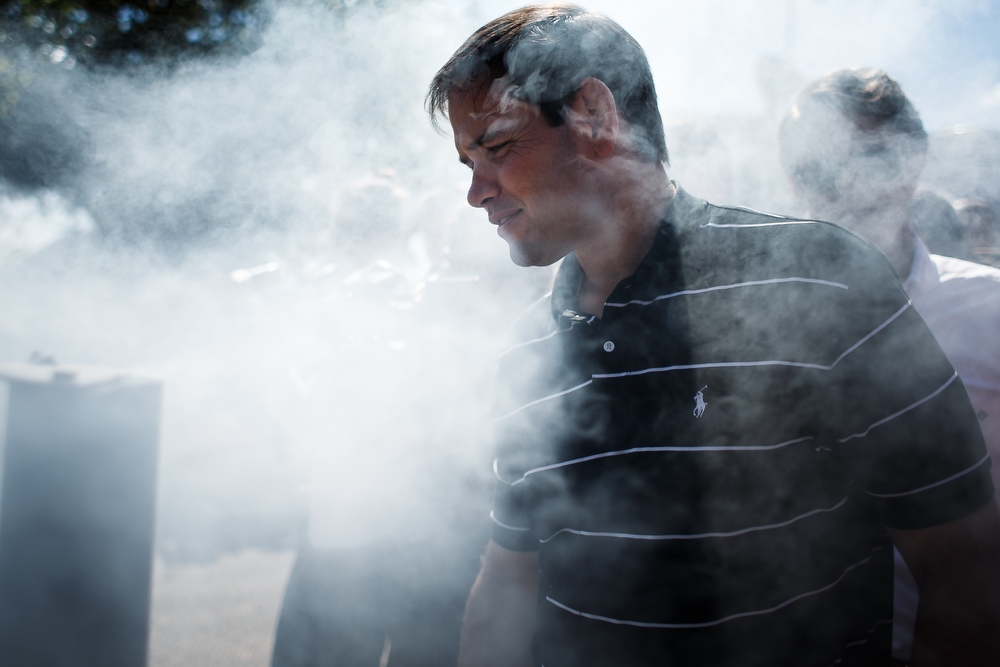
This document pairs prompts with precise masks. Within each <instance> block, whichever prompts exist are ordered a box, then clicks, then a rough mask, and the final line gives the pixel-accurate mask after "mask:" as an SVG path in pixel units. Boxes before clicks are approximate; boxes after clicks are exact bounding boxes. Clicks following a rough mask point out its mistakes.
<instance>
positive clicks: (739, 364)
mask: <svg viewBox="0 0 1000 667" xmlns="http://www.w3.org/2000/svg"><path fill="white" fill-rule="evenodd" d="M909 307H910V303H909V302H907V303H906V304H905V305H904V306H903V307H902V308H900V309H899V310H897V311H896V312H895V313H893V315H892V316H890V317H889V319H887V320H886V321H885V322H883V323H882V324H880V325H878V326H877V327H875V328H874V329H873V330H872V331H870V332H869V333H867V334H865V336H864V337H863V338H862V339H861V340H859V341H858V342H857V343H855V344H854V345H852V346H850V347H849V348H847V350H845V351H844V352H843V353H841V355H840V356H839V357H837V358H836V359H834V361H833V363H832V364H830V365H825V364H810V363H806V362H800V361H784V360H780V359H769V360H765V361H721V362H716V363H708V364H681V365H677V366H661V367H658V368H644V369H642V370H638V371H624V372H622V373H594V375H593V377H594V379H595V380H605V379H609V378H620V377H631V376H635V375H645V374H646V373H666V372H668V371H686V370H694V369H698V368H746V367H753V366H791V367H794V368H811V369H814V370H818V371H829V370H833V368H834V367H835V366H836V365H837V364H839V363H840V362H841V361H843V360H844V358H845V357H846V356H847V355H849V354H850V353H851V352H854V351H855V350H856V349H858V348H859V347H860V346H861V345H863V344H864V343H865V342H867V341H868V340H869V339H870V338H871V337H872V336H874V335H875V334H877V333H878V332H879V331H881V330H882V329H884V328H885V327H887V326H889V324H890V323H891V322H892V321H893V320H895V319H896V318H897V317H899V316H900V315H902V314H903V311H905V310H906V309H907V308H909Z"/></svg>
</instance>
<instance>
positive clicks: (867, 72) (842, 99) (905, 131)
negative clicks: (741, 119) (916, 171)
mask: <svg viewBox="0 0 1000 667" xmlns="http://www.w3.org/2000/svg"><path fill="white" fill-rule="evenodd" d="M822 107H826V108H828V109H833V110H835V111H838V112H840V114H841V115H842V116H843V117H844V118H846V119H847V120H848V121H849V122H850V123H851V124H853V125H854V127H855V128H857V129H858V130H859V131H861V132H863V133H864V134H866V135H868V136H870V137H872V138H873V139H876V141H874V142H872V143H871V144H870V145H868V146H867V147H866V149H865V150H866V155H867V156H869V157H879V158H880V159H881V160H882V161H883V162H884V163H885V165H884V166H885V168H886V169H885V171H886V174H889V173H898V171H899V169H900V168H901V165H900V163H899V159H900V157H912V156H917V155H923V154H924V153H926V152H927V132H926V131H925V130H924V125H923V123H922V122H920V115H919V114H918V113H917V110H916V108H914V106H913V104H912V103H911V102H910V100H909V99H908V98H907V97H906V94H905V93H903V89H902V88H900V86H899V84H898V83H896V81H895V80H894V79H893V78H892V77H890V76H889V75H888V74H886V73H885V72H884V71H882V70H880V69H875V68H871V67H852V68H844V69H838V70H833V71H832V72H827V73H826V74H824V75H822V76H821V77H819V78H818V79H816V80H815V81H813V82H811V83H810V84H809V85H807V86H806V87H805V89H803V90H802V92H800V93H799V95H798V98H797V99H796V102H795V106H794V107H793V108H792V110H791V112H790V113H789V114H788V115H786V116H785V119H784V120H783V121H782V123H781V128H780V130H779V135H778V141H779V145H780V149H781V151H780V153H781V161H782V164H783V165H784V167H785V169H786V171H788V172H789V174H790V175H791V176H792V178H793V179H795V180H796V182H798V183H799V184H800V185H802V186H804V187H806V188H808V189H811V190H813V191H816V192H826V191H828V190H830V189H831V188H833V187H834V186H833V183H834V180H835V178H836V171H837V170H838V169H840V168H841V167H842V165H833V164H828V163H827V162H826V161H825V160H823V159H821V158H820V156H815V155H809V154H808V152H807V153H806V154H804V155H803V154H801V150H802V147H801V146H799V145H798V143H800V142H801V131H800V129H801V128H800V126H801V125H808V124H809V122H810V120H811V116H812V114H813V113H815V110H816V109H817V108H822ZM796 149H798V152H797V150H796ZM896 151H898V153H896Z"/></svg>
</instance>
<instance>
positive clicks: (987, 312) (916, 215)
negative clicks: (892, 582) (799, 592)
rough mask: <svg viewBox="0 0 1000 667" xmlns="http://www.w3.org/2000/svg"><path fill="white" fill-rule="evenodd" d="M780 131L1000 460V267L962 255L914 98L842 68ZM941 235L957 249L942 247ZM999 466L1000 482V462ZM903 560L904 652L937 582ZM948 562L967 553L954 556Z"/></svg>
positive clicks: (899, 564) (881, 78)
mask: <svg viewBox="0 0 1000 667" xmlns="http://www.w3.org/2000/svg"><path fill="white" fill-rule="evenodd" d="M779 142H780V149H781V159H782V164H783V166H784V168H785V170H786V173H787V175H788V177H789V180H790V182H791V185H792V189H793V190H794V193H795V195H796V196H797V197H798V198H799V199H800V200H801V201H802V202H803V203H804V204H805V206H806V207H807V209H808V211H809V215H810V216H812V217H814V218H816V219H820V220H828V221H831V222H836V223H839V224H841V225H843V226H844V227H846V228H848V229H850V230H851V231H853V232H855V233H857V234H860V235H862V236H864V237H865V238H867V239H869V240H871V241H873V242H874V243H875V244H876V245H877V246H878V247H879V249H880V250H882V252H883V253H885V255H886V257H888V259H889V261H890V262H891V263H892V265H893V267H894V268H895V270H896V273H897V275H898V276H899V277H900V279H901V280H902V286H903V288H904V289H905V290H906V293H907V294H908V295H909V297H910V300H911V301H912V303H913V306H914V307H915V308H916V310H917V312H918V313H920V315H921V316H922V317H923V318H924V320H925V321H926V322H927V325H928V327H929V328H930V330H931V332H932V333H933V334H934V336H935V338H936V339H937V340H938V342H939V343H940V345H941V347H942V348H943V350H944V353H945V354H946V355H947V357H948V359H949V361H951V363H952V365H953V366H954V368H955V370H956V371H957V372H958V375H959V377H961V379H962V382H963V383H964V385H965V388H966V390H967V391H968V394H969V398H970V399H971V402H972V405H973V407H974V409H975V411H976V416H977V417H978V419H979V423H980V426H981V428H982V431H983V435H984V437H985V440H986V447H987V450H988V451H989V452H990V455H991V457H992V459H993V461H994V462H997V461H1000V344H998V338H997V334H998V332H1000V271H998V270H996V269H993V268H990V267H987V266H983V265H980V264H975V263H972V262H969V261H964V260H963V259H958V258H957V257H966V256H969V253H968V251H967V249H966V247H965V243H964V241H963V234H962V228H961V223H960V221H959V219H958V217H957V216H956V214H955V212H954V210H953V209H952V207H951V205H950V204H949V202H948V201H947V199H944V198H942V197H941V196H940V195H938V194H936V193H935V192H933V191H932V190H929V189H918V188H917V182H918V179H919V178H920V173H921V169H922V167H923V164H924V157H925V154H926V150H927V134H926V132H925V131H924V128H923V124H922V123H921V121H920V117H919V115H918V113H917V110H916V109H915V108H914V106H913V104H912V103H911V102H910V101H909V99H907V97H906V95H905V94H904V93H903V91H902V89H901V88H900V86H899V84H898V83H896V81H894V80H893V79H892V78H890V77H889V76H888V75H887V74H886V73H885V72H883V71H881V70H878V69H870V68H862V67H859V68H852V69H840V70H836V71H833V72H829V73H827V74H825V75H823V76H821V77H819V78H818V79H816V80H815V81H813V82H811V83H810V84H808V85H807V86H806V87H805V88H804V90H803V91H802V92H801V93H800V94H799V96H798V98H797V100H796V102H795V104H794V106H793V107H792V108H791V109H790V111H789V112H788V114H787V115H786V116H785V119H784V121H783V123H782V125H781V129H780V134H779ZM924 234H927V235H928V236H927V237H924V236H923V235H924ZM931 242H933V243H934V244H935V246H936V247H937V249H938V251H939V252H944V253H948V254H951V255H952V256H945V255H943V254H932V253H931V252H930V251H929V250H928V245H930V244H931ZM935 246H932V247H935ZM939 445H940V446H941V447H943V448H946V447H950V446H952V443H950V442H941V443H939ZM991 473H992V477H993V480H994V484H998V483H1000V464H997V463H994V464H993V466H992V468H991ZM904 556H905V554H904ZM895 559H896V572H897V576H896V591H895V613H894V636H893V655H894V657H895V658H896V659H897V660H900V661H906V660H909V659H910V656H911V650H912V647H913V643H914V639H913V636H914V635H913V633H914V623H916V624H917V627H918V632H919V628H920V627H921V626H920V624H921V623H922V622H924V623H925V622H926V621H922V618H923V613H924V609H925V601H924V594H925V592H926V589H925V586H926V583H927V582H926V579H924V578H923V576H924V573H923V572H921V571H920V570H919V569H917V568H914V567H912V565H913V563H910V562H909V561H908V560H905V559H904V558H903V557H902V556H901V555H900V552H899V551H898V550H897V551H896V552H895ZM907 565H911V567H910V568H907ZM949 567H956V568H961V567H963V564H962V563H961V561H960V560H955V561H952V562H951V563H950V564H949ZM910 570H913V574H916V575H918V576H917V580H916V581H914V577H913V574H911V572H910ZM918 590H919V591H920V604H919V606H918V604H917V597H918V596H917V591H918ZM998 630H1000V628H994V630H993V632H994V633H997V632H998ZM959 662H961V661H955V662H954V664H958V663H959ZM913 664H918V660H917V659H916V656H914V663H913ZM919 664H923V663H919Z"/></svg>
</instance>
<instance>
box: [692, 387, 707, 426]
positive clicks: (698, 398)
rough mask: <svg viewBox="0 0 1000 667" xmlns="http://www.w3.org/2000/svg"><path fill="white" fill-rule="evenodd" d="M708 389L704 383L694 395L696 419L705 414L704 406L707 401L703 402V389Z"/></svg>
mask: <svg viewBox="0 0 1000 667" xmlns="http://www.w3.org/2000/svg"><path fill="white" fill-rule="evenodd" d="M706 389H708V385H707V384H706V385H705V386H704V387H702V388H701V389H700V390H699V391H698V393H697V394H695V395H694V418H695V419H697V418H699V417H701V416H702V415H703V414H705V408H707V407H708V403H706V402H705V390H706Z"/></svg>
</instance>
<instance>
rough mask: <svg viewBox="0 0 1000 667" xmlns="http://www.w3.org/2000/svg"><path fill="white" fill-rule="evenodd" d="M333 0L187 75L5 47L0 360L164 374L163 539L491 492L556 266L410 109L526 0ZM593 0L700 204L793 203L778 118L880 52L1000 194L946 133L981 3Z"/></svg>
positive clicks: (417, 535)
mask: <svg viewBox="0 0 1000 667" xmlns="http://www.w3.org/2000/svg"><path fill="white" fill-rule="evenodd" d="M343 4H344V7H345V9H344V10H343V11H340V12H332V11H330V10H329V7H328V6H326V5H324V4H323V3H321V2H308V1H305V0H303V1H301V2H288V3H285V2H282V3H278V2H273V3H272V4H271V5H270V8H269V14H270V16H271V23H270V25H269V27H268V28H267V31H266V33H265V34H264V35H263V37H262V42H261V45H260V47H259V48H258V49H257V50H256V51H254V52H253V53H251V54H249V55H245V56H242V57H227V58H222V59H214V60H191V61H188V62H185V63H183V64H181V65H180V66H179V67H173V68H167V67H160V66H158V65H144V66H141V67H137V68H133V69H131V70H128V71H107V70H93V71H88V70H85V69H84V68H83V67H77V68H75V69H73V70H67V69H66V68H58V67H54V66H50V65H49V64H47V63H40V62H39V61H38V60H36V59H35V58H33V57H32V56H31V55H30V54H18V53H9V54H6V55H5V56H4V57H5V58H6V59H7V60H8V62H9V64H10V66H11V67H13V68H15V69H16V70H17V71H18V72H20V73H21V74H24V75H25V76H27V77H28V78H30V79H31V81H32V84H31V85H30V86H28V91H29V92H27V93H24V94H23V95H22V98H23V100H24V102H23V104H22V106H17V105H15V106H14V107H11V110H8V111H6V112H5V115H4V117H3V119H0V130H2V132H3V143H2V146H3V149H4V151H7V152H8V153H9V154H10V155H14V154H16V155H26V156H27V158H25V160H24V161H22V162H16V160H14V159H13V158H8V157H4V158H3V159H0V164H2V167H3V174H2V175H3V176H4V179H5V180H4V181H3V184H2V186H3V187H2V191H0V310H2V312H3V313H4V317H3V318H2V319H0V361H24V360H28V359H30V358H31V357H32V355H33V354H34V353H39V354H41V355H52V356H54V357H55V358H56V359H58V360H59V361H60V362H74V363H93V364H99V365H104V366H119V367H125V368H129V369H132V370H134V371H135V372H136V373H138V374H141V375H148V376H153V377H156V378H160V379H162V380H163V381H164V384H165V406H164V414H163V420H164V421H163V432H162V440H161V455H160V456H161V458H160V479H159V491H158V493H159V496H158V513H157V529H156V530H157V533H156V534H157V551H158V553H159V554H160V555H162V556H164V557H166V558H172V559H180V560H192V559H195V560H197V559H201V560H205V559H211V558H214V557H216V556H217V555H218V554H220V553H224V552H231V551H238V550H241V549H245V548H250V547H255V548H266V549H278V548H285V549H287V548H296V547H299V546H302V545H306V544H308V545H312V546H316V547H322V548H328V549H333V548H344V547H352V546H359V545H363V544H370V543H373V542H377V541H379V540H386V539H389V538H390V537H391V538H394V539H403V540H419V539H428V538H429V537H430V536H431V535H434V534H439V535H441V536H442V537H441V539H442V540H446V539H451V538H453V537H454V536H453V535H451V534H450V533H449V530H452V529H453V528H454V526H465V525H469V522H470V521H474V520H473V519H470V518H469V517H474V516H480V515H481V516H483V517H485V513H486V512H487V511H488V508H489V501H490V497H489V484H490V481H489V480H490V477H491V475H492V471H491V470H490V469H489V462H490V460H491V454H490V448H489V442H488V439H487V438H486V436H485V434H484V429H485V426H484V425H485V423H486V421H487V418H486V415H487V410H488V403H489V398H490V397H489V392H490V378H491V376H492V372H493V368H494V365H495V362H496V358H497V356H498V355H499V354H500V353H501V352H502V351H503V350H504V349H505V347H504V342H503V339H504V336H503V331H504V330H505V328H506V327H507V325H508V324H509V323H510V322H511V321H512V320H513V319H514V317H515V316H516V315H517V314H518V313H519V312H521V311H522V310H523V309H524V308H525V307H526V306H527V305H528V304H530V303H531V302H532V301H534V300H536V299H537V298H539V297H540V296H541V295H542V294H544V293H545V292H546V291H547V290H548V289H549V287H550V284H551V279H552V274H553V272H552V270H551V269H518V268H515V267H513V266H512V265H511V264H510V261H509V259H508V254H507V249H506V247H505V244H504V243H503V242H502V241H500V239H498V238H496V236H495V235H494V234H492V229H491V227H490V225H488V224H487V221H486V220H485V215H484V214H483V213H482V212H480V211H473V210H472V209H470V208H469V207H468V205H467V204H466V202H465V190H466V188H467V187H468V180H469V175H468V172H467V170H466V169H465V167H463V166H461V165H460V164H459V163H458V161H457V159H456V156H455V153H454V148H453V146H452V145H451V139H450V136H444V137H442V136H441V135H439V134H438V133H436V132H435V130H434V129H433V128H432V126H431V124H430V123H429V121H428V119H427V117H426V113H425V112H424V110H423V107H422V103H423V98H424V93H425V89H426V85H427V83H428V82H429V81H430V79H431V77H432V76H433V74H434V72H435V71H436V70H437V68H438V67H439V66H440V65H441V64H443V63H444V62H445V60H446V59H447V58H448V56H449V55H450V54H451V53H452V52H453V51H454V49H456V48H457V47H458V46H459V45H460V44H461V43H462V42H463V41H464V39H465V38H466V37H467V36H468V35H469V34H471V32H472V31H473V30H475V29H476V28H478V27H479V26H480V25H481V24H483V23H485V22H486V21H488V20H490V19H492V18H494V17H495V16H498V15H500V14H501V13H503V12H504V11H507V10H509V9H512V8H514V7H515V6H517V5H518V4H519V3H510V2H499V1H492V0H478V1H477V0H467V1H465V2H437V1H431V0H427V1H413V2H403V1H402V0H400V1H398V2H368V3H366V2H357V3H347V2H345V3H343ZM585 6H586V7H587V9H591V10H595V11H603V12H605V13H607V14H608V15H609V16H611V17H612V18H613V19H615V20H617V21H619V22H620V23H621V24H622V26H623V27H625V29H626V30H628V31H629V32H630V33H631V34H632V35H633V36H634V37H635V38H636V39H637V41H638V42H639V43H640V44H641V45H643V47H644V48H645V50H646V52H647V55H648V57H649V60H650V64H651V67H652V70H653V73H654V78H655V80H656V84H657V92H658V94H659V98H660V108H661V111H662V112H663V117H664V121H665V125H666V128H667V129H666V134H667V146H668V148H669V150H670V154H671V159H672V165H671V167H670V168H668V173H670V175H671V176H672V177H674V178H677V179H678V181H679V182H680V184H681V185H683V186H684V187H685V188H686V189H688V190H689V191H691V192H692V194H694V195H697V196H702V197H705V198H708V199H710V200H712V201H713V202H715V203H723V204H740V205H747V206H751V207H753V208H757V209H762V210H770V211H775V212H778V213H791V214H795V213H801V212H802V211H800V210H798V204H796V203H795V202H794V200H793V199H792V197H791V193H790V191H789V190H788V186H787V183H786V181H785V177H784V175H783V173H782V171H781V168H780V164H779V161H778V152H777V141H776V135H777V125H778V121H779V120H780V118H781V115H782V114H783V113H784V111H785V109H786V108H787V106H788V104H789V103H790V101H791V100H792V97H793V95H794V94H795V92H797V90H798V89H799V87H800V86H801V84H802V83H804V82H805V81H807V80H809V79H811V78H813V77H814V76H816V75H818V74H819V73H821V72H823V71H825V70H828V69H830V68H833V67H840V66H850V65H855V64H871V65H873V66H878V67H881V68H883V69H885V70H886V71H888V72H889V73H890V74H892V75H893V76H894V77H896V78H897V79H898V80H899V81H900V83H901V84H902V85H903V87H904V89H905V90H906V91H907V93H908V95H909V96H910V98H911V99H912V100H913V102H914V104H915V106H916V107H917V109H918V110H919V112H920V114H921V116H922V118H923V120H924V124H925V127H927V129H928V131H929V132H930V133H931V134H932V139H931V142H932V144H931V145H932V149H931V158H930V161H929V165H928V173H930V174H931V175H932V176H933V175H934V174H942V175H943V176H942V178H941V180H943V181H947V182H943V183H941V187H943V188H946V189H948V190H949V192H950V194H951V195H952V196H954V197H980V198H983V199H984V200H987V201H989V202H991V203H992V204H993V205H994V206H996V205H997V203H998V202H1000V190H998V189H997V187H998V186H997V185H996V183H997V182H1000V180H997V179H995V178H994V179H993V180H992V183H991V182H989V179H988V178H986V177H985V176H983V174H982V170H980V172H981V173H980V174H979V175H975V174H968V173H962V172H959V171H956V170H957V168H956V167H955V165H956V164H959V163H960V162H961V161H963V160H968V159H969V158H968V155H967V154H966V153H963V152H962V151H961V150H958V149H955V148H954V147H955V146H957V145H958V144H956V143H955V137H959V138H960V139H961V136H962V135H964V136H968V135H971V134H975V133H980V134H979V136H989V137H995V136H996V134H995V133H996V132H997V131H998V130H1000V62H998V61H997V59H996V57H995V54H994V53H992V52H989V50H988V47H987V45H988V44H989V43H991V42H989V40H990V39H992V37H990V36H989V35H991V34H995V31H993V32H992V33H990V32H989V31H986V32H982V30H985V29H981V28H980V27H978V26H981V25H983V24H988V25H992V26H994V27H996V26H997V24H998V21H1000V15H998V13H997V11H996V10H995V9H991V8H990V7H988V6H984V5H983V4H982V3H976V2H971V1H969V2H958V3H956V2H949V3H945V2H943V1H937V0H935V1H932V2H922V3H912V2H904V1H903V0H886V1H885V2H881V3H875V4H873V3H870V2H862V1H861V0H849V1H848V2H846V3H844V2H841V3H830V2H824V1H821V0H801V1H798V2H795V1H792V0H789V1H787V2H779V1H778V0H754V1H752V2H738V3H737V2H724V1H722V0H713V1H710V2H703V3H690V2H679V1H670V2H628V3H621V2H615V3H612V2H604V1H598V2H590V3H585ZM973 28H975V31H974V32H973V33H971V34H972V37H970V38H969V39H963V38H962V35H963V34H964V33H965V31H970V30H973ZM956 44H961V48H952V47H954V46H955V45H956ZM0 83H3V80H0ZM29 121H30V122H29ZM959 124H963V125H962V127H963V130H962V131H961V132H958V130H957V129H956V126H958V125H959ZM965 128H968V129H965ZM935 142H937V143H935ZM963 145H964V144H963ZM935 146H938V148H937V149H936V148H935ZM25 147H27V148H25ZM935 150H937V151H938V152H937V153H935V152H934V151H935ZM963 150H964V149H963ZM18 151H20V152H18ZM949 151H950V152H949ZM935 155H941V156H942V157H941V158H940V159H939V160H938V161H937V162H935V159H936V158H935ZM954 156H958V157H954ZM38 160H42V161H44V162H45V163H46V164H49V165H50V167H51V168H48V169H47V170H39V169H36V168H35V167H34V166H32V165H35V164H37V161H38ZM935 170H936V171H935ZM987 175H988V174H987ZM434 531H438V533H434ZM449 536H451V537H449Z"/></svg>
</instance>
